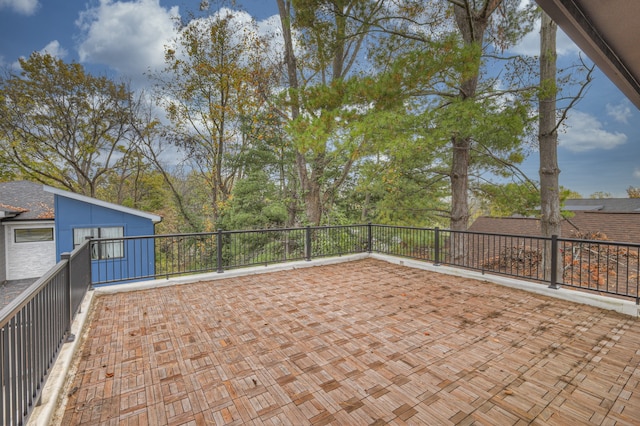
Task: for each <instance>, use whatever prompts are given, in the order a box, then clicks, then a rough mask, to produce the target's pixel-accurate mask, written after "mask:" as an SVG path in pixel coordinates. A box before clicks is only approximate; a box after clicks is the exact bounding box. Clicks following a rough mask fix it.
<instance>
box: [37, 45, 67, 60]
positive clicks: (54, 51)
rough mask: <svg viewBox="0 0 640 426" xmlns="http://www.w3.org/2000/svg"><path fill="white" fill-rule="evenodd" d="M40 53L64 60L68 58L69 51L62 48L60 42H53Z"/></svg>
mask: <svg viewBox="0 0 640 426" xmlns="http://www.w3.org/2000/svg"><path fill="white" fill-rule="evenodd" d="M40 53H43V54H44V53H48V54H49V55H51V56H53V57H55V58H59V59H62V58H64V57H65V56H67V51H66V49H65V48H63V47H62V46H60V42H59V41H58V40H53V41H52V42H50V43H49V44H47V45H46V46H45V47H44V48H42V49H41V50H40Z"/></svg>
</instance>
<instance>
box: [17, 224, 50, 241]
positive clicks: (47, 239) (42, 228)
mask: <svg viewBox="0 0 640 426" xmlns="http://www.w3.org/2000/svg"><path fill="white" fill-rule="evenodd" d="M18 231H20V232H18ZM34 231H48V233H49V234H50V237H46V239H42V238H37V239H29V235H25V236H22V237H20V238H19V237H18V233H23V232H24V233H26V234H32V233H33V232H34ZM53 234H54V232H53V228H51V227H49V226H43V227H39V228H15V229H14V230H13V242H14V243H16V244H25V243H42V242H46V241H53V238H54V236H53ZM25 237H26V238H25ZM19 239H21V240H22V241H19Z"/></svg>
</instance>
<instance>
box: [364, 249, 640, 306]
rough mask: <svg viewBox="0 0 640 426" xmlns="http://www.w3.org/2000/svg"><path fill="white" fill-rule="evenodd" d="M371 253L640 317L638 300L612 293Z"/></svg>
mask: <svg viewBox="0 0 640 426" xmlns="http://www.w3.org/2000/svg"><path fill="white" fill-rule="evenodd" d="M370 256H371V258H373V259H379V260H384V261H386V262H390V263H395V264H397V265H404V266H407V267H410V268H418V269H423V270H426V271H433V272H438V273H441V274H447V275H455V276H458V277H463V278H472V279H475V280H480V281H488V282H491V283H494V284H499V285H503V286H506V287H511V288H517V289H520V290H525V291H529V292H531V293H536V294H541V295H544V296H549V297H554V298H556V299H561V300H566V301H569V302H575V303H582V304H585V305H589V306H595V307H597V308H602V309H608V310H611V311H616V312H619V313H621V314H625V315H630V316H632V317H636V318H637V317H640V306H638V305H636V304H635V302H634V301H631V300H626V299H618V298H615V297H611V296H603V295H600V294H596V293H591V292H586V291H579V290H577V289H572V288H562V287H560V288H559V289H552V288H549V287H548V286H547V284H545V283H533V282H529V281H523V280H518V279H515V278H511V277H506V276H501V275H493V274H487V273H484V274H483V273H481V272H478V271H470V270H466V269H460V268H454V267H451V266H443V265H440V266H435V265H434V264H433V263H429V262H422V261H418V260H413V259H404V258H401V257H395V256H389V255H384V254H377V253H374V254H371V255H370Z"/></svg>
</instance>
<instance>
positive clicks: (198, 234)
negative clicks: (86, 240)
mask: <svg viewBox="0 0 640 426" xmlns="http://www.w3.org/2000/svg"><path fill="white" fill-rule="evenodd" d="M367 226H369V225H367V224H356V225H322V226H310V227H309V228H310V229H312V230H322V229H340V228H344V229H348V228H365V227H367ZM306 229H307V227H306V226H299V227H291V228H262V229H238V230H222V229H221V230H218V231H213V232H190V233H185V234H157V235H156V234H154V235H137V236H128V237H104V238H92V239H91V241H94V242H95V241H101V242H104V241H126V240H141V239H152V238H184V237H206V236H211V237H213V236H215V235H217V234H218V232H221V233H222V234H223V235H230V234H250V233H253V234H255V233H265V232H288V231H305V230H306Z"/></svg>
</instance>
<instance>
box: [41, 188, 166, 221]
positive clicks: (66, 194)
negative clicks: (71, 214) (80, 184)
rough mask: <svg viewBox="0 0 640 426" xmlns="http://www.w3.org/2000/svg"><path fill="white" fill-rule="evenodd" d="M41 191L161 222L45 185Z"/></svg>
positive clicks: (114, 205) (148, 215) (134, 211)
mask: <svg viewBox="0 0 640 426" xmlns="http://www.w3.org/2000/svg"><path fill="white" fill-rule="evenodd" d="M43 189H44V191H46V192H47V193H49V194H50V195H51V196H52V197H53V195H59V196H61V197H66V198H71V199H72V200H77V201H81V202H84V203H88V204H93V205H95V206H100V207H104V208H107V209H111V210H116V211H119V212H123V213H127V214H131V215H134V216H139V217H143V218H146V219H149V220H151V221H152V222H153V223H157V222H160V221H161V220H162V217H161V216H158V215H156V214H152V213H147V212H143V211H141V210H136V209H132V208H129V207H124V206H121V205H118V204H114V203H109V202H107V201H102V200H98V199H97V198H92V197H87V196H86V195H80V194H76V193H74V192H69V191H64V190H62V189H58V188H53V187H50V186H46V185H45V186H44V187H43Z"/></svg>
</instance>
